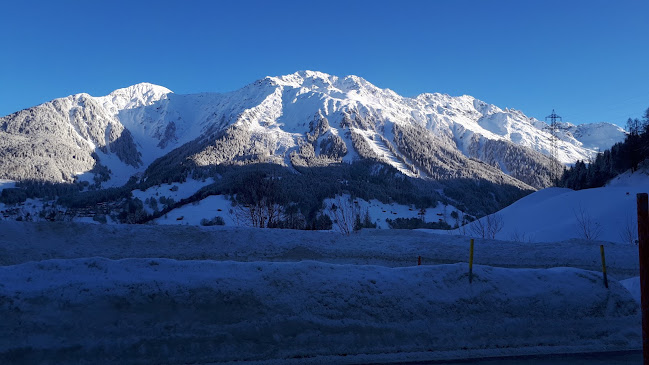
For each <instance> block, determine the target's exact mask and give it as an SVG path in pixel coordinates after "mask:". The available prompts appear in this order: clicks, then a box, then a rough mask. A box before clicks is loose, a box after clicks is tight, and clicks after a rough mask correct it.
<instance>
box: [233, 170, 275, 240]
mask: <svg viewBox="0 0 649 365" xmlns="http://www.w3.org/2000/svg"><path fill="white" fill-rule="evenodd" d="M242 184H243V189H242V191H241V193H240V194H238V195H237V202H238V204H237V206H236V209H235V217H236V218H237V221H240V222H243V223H244V224H246V225H251V226H253V227H259V228H266V227H276V226H277V224H278V222H279V219H280V217H281V214H282V204H281V203H283V200H282V194H281V192H280V190H279V184H278V183H277V181H276V179H275V177H274V176H273V175H270V176H267V175H266V174H264V173H260V172H253V173H251V174H249V175H248V176H246V177H245V178H244V180H243V182H242Z"/></svg>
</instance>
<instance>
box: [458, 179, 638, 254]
mask: <svg viewBox="0 0 649 365" xmlns="http://www.w3.org/2000/svg"><path fill="white" fill-rule="evenodd" d="M647 192H649V174H648V171H647V170H646V169H642V170H640V171H636V172H634V173H631V172H630V171H628V172H626V173H624V174H622V175H619V176H618V177H616V178H614V179H613V180H611V181H610V182H609V183H608V184H607V185H606V186H604V187H601V188H592V189H583V190H576V191H575V190H571V189H566V188H548V189H543V190H540V191H538V192H535V193H533V194H530V195H528V196H526V197H524V198H523V199H521V200H519V201H517V202H515V203H514V204H512V205H510V206H508V207H506V208H504V209H502V210H501V211H499V212H497V213H495V214H494V215H495V216H497V217H499V218H500V219H502V223H503V224H502V226H503V227H502V230H501V231H500V232H498V233H497V234H496V235H495V237H496V238H497V239H503V240H515V241H520V242H553V241H563V240H569V239H573V238H579V239H586V238H588V239H592V240H601V241H607V242H618V243H624V244H635V240H637V216H636V194H638V193H647ZM480 221H481V222H483V223H484V224H485V225H486V224H487V223H486V222H487V218H486V217H485V218H482V219H481V220H480ZM479 226H480V224H479V223H476V222H474V223H471V224H469V225H467V226H466V227H463V228H462V229H461V230H457V231H456V232H459V231H462V232H464V233H467V234H470V235H480V234H479V231H480V229H479V228H478V227H479Z"/></svg>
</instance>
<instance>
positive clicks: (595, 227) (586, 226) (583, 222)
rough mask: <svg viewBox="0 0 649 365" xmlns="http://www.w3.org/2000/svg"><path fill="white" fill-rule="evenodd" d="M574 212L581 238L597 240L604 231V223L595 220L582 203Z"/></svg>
mask: <svg viewBox="0 0 649 365" xmlns="http://www.w3.org/2000/svg"><path fill="white" fill-rule="evenodd" d="M573 213H574V214H575V221H576V223H575V225H576V228H577V232H578V233H579V235H580V236H581V238H583V239H585V240H589V241H591V240H596V239H597V238H598V237H599V235H600V234H601V233H602V229H603V227H602V225H601V224H599V222H597V221H595V219H593V217H592V216H591V215H590V213H588V212H587V211H586V210H585V209H584V207H583V206H582V205H581V204H580V205H579V208H578V209H577V210H573Z"/></svg>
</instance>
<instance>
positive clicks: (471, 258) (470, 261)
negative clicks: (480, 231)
mask: <svg viewBox="0 0 649 365" xmlns="http://www.w3.org/2000/svg"><path fill="white" fill-rule="evenodd" d="M471 282H473V238H471V249H470V251H469V283H471Z"/></svg>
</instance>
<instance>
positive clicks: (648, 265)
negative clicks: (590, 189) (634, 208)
mask: <svg viewBox="0 0 649 365" xmlns="http://www.w3.org/2000/svg"><path fill="white" fill-rule="evenodd" d="M637 203H638V250H639V256H640V297H641V301H640V302H641V303H642V304H641V305H640V307H641V308H642V357H643V358H644V360H643V362H644V364H645V365H649V214H648V210H649V207H648V206H647V193H640V194H638V195H637Z"/></svg>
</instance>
